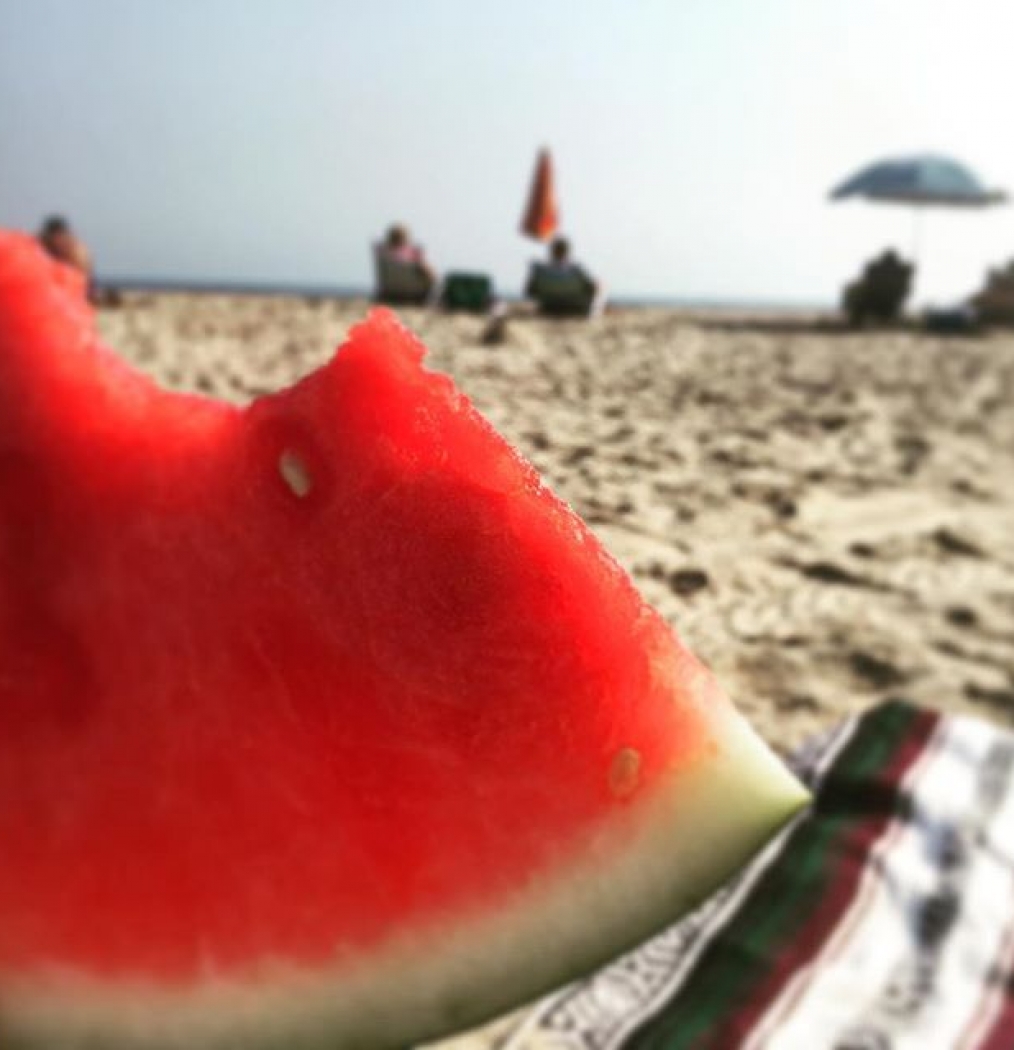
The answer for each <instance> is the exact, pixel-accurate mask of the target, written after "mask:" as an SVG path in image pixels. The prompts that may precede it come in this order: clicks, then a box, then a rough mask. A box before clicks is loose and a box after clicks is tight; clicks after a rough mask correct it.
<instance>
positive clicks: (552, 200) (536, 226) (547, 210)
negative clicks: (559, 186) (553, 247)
mask: <svg viewBox="0 0 1014 1050" xmlns="http://www.w3.org/2000/svg"><path fill="white" fill-rule="evenodd" d="M559 226H560V209H559V208H558V207H557V205H556V187H555V186H554V183H553V160H552V158H551V157H550V155H549V150H548V149H543V150H540V151H539V156H538V160H537V161H536V162H535V174H534V175H533V176H532V188H531V191H530V192H529V194H528V205H527V207H526V208H525V215H524V218H523V219H522V220H521V232H522V233H524V234H525V235H526V236H528V237H533V238H534V239H535V240H537V241H548V240H549V238H550V237H552V236H553V234H554V233H556V231H557V229H558V228H559Z"/></svg>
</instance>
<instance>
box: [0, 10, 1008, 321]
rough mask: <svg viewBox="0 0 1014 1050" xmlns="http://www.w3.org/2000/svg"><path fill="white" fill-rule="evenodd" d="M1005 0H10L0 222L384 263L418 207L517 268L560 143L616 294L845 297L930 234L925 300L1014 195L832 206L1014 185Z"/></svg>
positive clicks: (453, 242) (317, 263)
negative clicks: (883, 160)
mask: <svg viewBox="0 0 1014 1050" xmlns="http://www.w3.org/2000/svg"><path fill="white" fill-rule="evenodd" d="M1012 40H1014V3H1011V2H1010V0H961V2H960V3H951V2H946V0H849V2H848V3H841V2H839V0H657V2H656V0H552V2H547V0H511V3H494V2H485V3H484V2H482V0H374V2H371V3H367V2H365V0H360V2H359V3H351V2H344V0H172V2H168V0H165V2H161V0H32V2H29V0H0V225H3V226H13V227H20V228H26V229H34V228H35V227H36V226H37V225H38V223H39V220H40V219H41V217H42V216H43V215H45V214H48V213H51V212H60V213H64V214H67V215H68V216H69V217H70V218H71V219H72V220H73V222H74V223H75V225H76V226H77V227H78V229H79V230H80V232H81V233H82V235H83V236H84V237H85V238H86V240H87V241H88V243H89V245H90V246H91V248H92V251H93V254H94V256H95V258H96V262H97V265H98V269H99V272H100V274H104V275H107V276H119V277H133V278H147V279H158V278H172V279H176V280H193V281H240V282H267V283H295V284H323V285H344V286H358V287H367V286H368V285H369V283H370V281H371V259H370V251H369V245H370V244H371V242H372V241H374V240H376V239H377V238H378V236H380V234H381V233H382V231H383V230H384V229H385V228H386V226H387V225H388V224H389V223H390V222H392V221H394V220H401V221H404V222H407V223H408V224H409V226H410V227H411V229H412V231H413V233H414V234H415V235H416V236H417V237H418V239H419V240H420V241H421V242H422V243H423V244H424V245H425V247H426V249H427V252H428V253H429V255H430V257H431V258H432V260H433V261H434V263H435V264H436V265H437V267H438V268H440V269H441V270H444V271H446V270H449V269H470V270H481V271H484V272H487V273H490V274H491V275H493V277H494V279H495V281H496V284H497V287H498V289H500V290H502V291H504V292H511V291H515V290H517V289H518V287H519V286H520V284H521V282H522V279H523V275H524V272H525V268H526V265H527V262H528V261H529V260H530V259H532V258H534V257H537V256H538V255H539V254H540V251H541V249H540V247H539V246H538V245H536V244H534V243H533V242H531V241H526V240H524V239H523V238H522V237H521V236H520V234H519V232H518V225H519V220H520V215H521V211H522V208H523V204H524V199H525V195H526V192H527V187H528V183H529V180H530V178H531V171H532V167H533V165H534V160H535V154H536V151H537V149H538V148H539V147H540V146H542V145H545V146H548V147H550V148H551V150H552V153H553V158H554V162H555V167H556V174H557V189H558V193H559V200H560V207H561V212H562V218H563V227H564V230H565V232H566V233H567V234H568V235H569V236H570V237H571V239H572V241H573V243H574V246H575V249H576V253H577V255H578V256H579V257H580V259H581V260H582V261H583V262H584V263H585V264H586V265H587V266H588V267H589V269H591V270H592V271H594V272H595V273H596V274H597V275H598V276H600V277H601V278H602V280H603V281H604V282H605V284H606V285H607V287H608V288H609V289H611V290H612V292H613V293H615V294H617V295H623V296H636V297H667V298H669V297H672V298H677V299H681V300H688V301H701V300H709V301H716V300H717V301H735V302H759V303H763V302H769V303H772V304H800V305H805V304H814V305H816V304H829V303H831V302H833V301H835V300H836V299H837V297H838V295H839V292H840V288H841V285H842V284H843V283H845V281H846V280H847V279H848V278H849V277H851V276H852V275H853V274H854V272H855V271H856V270H857V269H858V267H859V265H860V264H861V262H862V261H863V260H864V259H866V258H868V257H869V256H870V255H872V254H874V253H876V252H878V251H880V250H881V249H883V248H885V247H887V246H889V245H893V246H896V247H897V248H899V249H900V250H901V251H903V252H904V253H906V254H911V253H912V251H913V247H914V243H915V238H916V237H918V244H919V248H918V258H919V277H918V298H919V300H920V301H922V302H926V303H928V302H936V303H946V302H952V301H956V300H958V299H960V298H961V297H962V296H965V295H968V294H970V293H971V292H972V291H974V290H975V289H976V288H977V287H978V286H979V285H980V284H981V282H982V278H983V274H984V272H985V270H986V269H987V267H989V266H993V265H997V264H1000V263H1002V262H1006V261H1007V260H1009V259H1011V258H1014V207H1004V208H993V209H987V210H983V211H974V212H968V211H960V212H955V211H945V210H939V209H936V210H932V211H927V212H926V213H925V214H924V215H923V216H922V218H921V220H919V221H918V222H917V220H916V219H915V218H914V216H913V213H912V211H911V209H908V208H903V207H896V206H885V205H870V204H865V203H847V204H844V203H843V204H834V205H832V204H830V203H828V201H827V193H828V191H829V189H830V188H831V187H832V186H833V185H834V184H836V183H837V182H839V181H841V180H842V179H843V178H844V177H846V176H847V175H849V174H851V173H852V172H853V171H854V170H855V169H857V168H858V167H860V166H862V165H863V164H865V163H866V162H868V161H870V160H872V159H875V158H879V157H881V156H892V155H897V154H907V153H912V152H921V151H927V150H931V151H937V152H943V153H946V154H949V155H952V156H954V157H956V158H958V159H960V160H962V161H964V162H965V163H967V164H968V165H970V166H971V167H972V168H973V169H974V170H975V171H976V172H977V173H978V174H979V175H980V176H981V177H982V179H983V181H984V182H986V183H987V184H989V185H990V186H1000V187H1007V188H1010V189H1011V190H1012V191H1014V131H1012V128H1014V120H1012V117H1011V108H1012V100H1014V62H1012V61H1011V60H1010V48H1011V41H1012Z"/></svg>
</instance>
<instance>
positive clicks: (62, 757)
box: [0, 234, 805, 1050]
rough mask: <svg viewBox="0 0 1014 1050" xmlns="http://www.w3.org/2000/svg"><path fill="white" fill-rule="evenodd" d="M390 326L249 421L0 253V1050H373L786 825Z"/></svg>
mask: <svg viewBox="0 0 1014 1050" xmlns="http://www.w3.org/2000/svg"><path fill="white" fill-rule="evenodd" d="M422 357H423V348H422V346H421V345H420V344H419V343H418V342H417V341H416V340H415V338H413V336H411V335H410V334H409V333H408V332H407V331H406V330H405V329H404V328H402V327H401V326H400V325H399V324H398V322H397V321H396V320H395V318H394V317H393V316H392V315H390V314H388V313H384V312H379V311H378V312H376V313H373V314H371V315H370V318H369V320H367V321H366V322H365V323H363V324H362V325H360V326H359V327H357V328H356V329H355V330H354V331H353V332H352V334H351V336H350V337H349V340H348V342H347V343H346V345H345V346H343V347H342V348H341V349H340V351H339V352H338V353H337V355H336V356H335V358H334V359H333V360H332V361H331V362H330V363H329V364H328V365H327V366H326V367H324V368H322V369H320V370H319V371H318V372H316V373H314V374H313V375H311V376H309V377H308V378H306V379H304V380H303V381H301V382H299V383H297V384H296V385H295V386H293V387H292V388H290V389H288V390H286V391H283V392H282V393H279V394H277V395H273V396H269V397H264V398H261V399H259V400H257V401H255V402H254V403H253V404H251V405H250V406H248V407H245V408H237V407H234V406H231V405H228V404H224V403H220V402H217V401H215V400H211V399H207V398H202V397H196V396H185V395H180V394H174V393H168V392H166V391H164V390H161V389H160V388H159V387H158V386H157V385H156V384H155V383H153V382H152V381H151V380H149V379H147V378H145V377H144V376H142V375H140V374H138V373H137V372H135V371H133V370H132V369H131V368H129V367H128V366H126V365H125V364H124V363H122V362H121V361H120V360H119V359H117V358H116V357H115V356H114V355H113V354H112V353H111V352H110V351H109V350H107V349H106V348H104V347H103V346H102V345H101V344H100V343H99V341H98V340H97V337H96V335H95V331H94V324H93V319H92V317H91V314H90V312H89V310H88V308H87V306H86V305H85V303H84V299H83V296H82V294H81V289H80V287H79V286H78V285H77V284H76V282H75V277H74V275H72V274H71V273H70V272H69V271H66V270H64V269H63V268H62V267H60V265H59V264H56V263H53V262H51V261H50V260H48V259H46V258H45V257H44V256H43V255H42V254H41V253H40V252H39V251H38V250H37V249H36V247H35V246H34V244H33V243H32V242H31V241H30V240H29V239H28V238H25V237H23V236H20V235H16V234H0V1044H2V1045H4V1046H6V1045H8V1044H9V1043H16V1044H17V1045H25V1046H29V1047H45V1048H47V1050H49V1048H54V1047H57V1048H62V1047H85V1046H87V1047H100V1048H102V1050H107V1048H117V1047H128V1046H138V1047H150V1048H154V1047H159V1048H162V1047H165V1048H169V1047H173V1048H182V1047H188V1048H193V1047H223V1048H224V1047H229V1048H235V1047H243V1048H264V1047H279V1048H281V1047H285V1048H296V1047H339V1048H363V1047H385V1048H386V1047H397V1046H404V1045H405V1044H406V1043H407V1042H410V1041H413V1040H417V1039H421V1038H424V1037H432V1036H436V1035H437V1034H439V1033H442V1032H445V1031H448V1030H452V1029H456V1028H459V1027H462V1026H465V1025H467V1024H469V1023H472V1022H475V1021H477V1020H480V1019H482V1018H484V1017H486V1016H489V1015H491V1014H493V1013H494V1012H496V1011H500V1010H502V1009H504V1008H507V1007H509V1006H512V1005H514V1004H517V1003H519V1002H520V1001H523V1000H524V999H526V998H528V997H531V996H533V995H535V994H536V993H538V992H540V991H542V990H544V989H547V988H548V987H550V986H552V985H554V984H555V983H558V982H561V981H563V980H566V979H568V978H570V977H572V976H574V975H576V974H579V973H581V972H583V971H586V970H588V969H589V968H591V967H593V966H594V965H596V964H598V963H599V962H601V961H603V960H605V959H607V958H608V957H610V956H611V955H613V954H615V953H617V952H619V951H620V950H622V949H624V948H626V947H627V946H629V945H631V944H633V943H634V942H636V941H637V940H639V939H641V938H643V937H644V936H646V935H647V934H649V933H651V932H652V931H654V930H656V929H657V928H659V927H660V926H661V925H663V924H664V923H665V922H667V921H669V920H671V919H672V918H674V917H675V916H677V915H679V914H680V913H681V912H682V911H684V910H685V909H686V908H687V907H688V906H689V905H691V904H693V903H694V902H695V901H697V900H698V899H700V898H701V897H702V895H704V894H705V893H707V892H708V891H709V890H710V889H712V888H713V887H714V886H716V885H717V884H718V883H720V882H721V881H722V880H723V879H725V878H726V877H727V876H728V875H729V874H730V873H731V872H732V871H733V870H734V869H736V868H737V867H738V866H739V865H741V864H742V863H743V861H744V860H746V858H747V857H748V856H749V855H750V854H751V853H753V852H754V851H755V850H756V849H757V848H758V847H759V846H760V845H761V844H762V843H763V842H764V841H765V840H766V839H767V838H768V837H769V836H770V835H771V834H772V833H773V832H774V830H775V829H776V828H778V827H779V826H780V825H781V824H782V823H784V821H785V820H786V819H787V818H788V817H789V815H790V814H792V813H793V812H794V811H795V810H796V809H798V808H799V807H800V806H801V805H802V804H803V803H804V801H805V793H804V791H803V789H802V788H801V787H800V785H799V784H798V783H797V782H796V781H795V780H794V779H793V778H792V777H791V776H790V775H789V774H788V773H787V772H786V770H785V769H784V768H783V767H782V765H781V764H780V763H779V762H778V760H777V759H776V758H775V757H774V756H773V755H772V754H771V753H770V752H769V751H768V750H767V749H766V747H765V746H764V745H763V744H762V743H761V742H760V740H759V739H758V738H757V737H756V736H755V735H754V734H753V732H752V731H751V730H750V729H749V727H748V726H747V725H746V723H745V722H744V721H743V720H742V719H741V718H740V717H739V716H738V715H737V714H736V712H735V711H734V710H733V708H732V707H731V705H730V704H729V702H728V701H727V700H726V699H725V697H724V696H723V695H722V693H721V692H720V690H719V688H718V686H717V685H716V684H715V681H714V679H713V678H712V677H711V675H710V673H709V672H708V671H707V670H706V669H705V668H704V667H703V666H702V665H701V664H700V663H699V662H698V661H697V660H695V659H694V657H693V656H691V655H690V653H688V652H687V651H686V650H685V649H684V648H683V647H682V645H681V644H680V643H679V642H678V641H677V639H676V638H675V637H674V636H673V634H672V632H671V631H670V629H669V628H668V627H667V626H666V624H665V623H664V622H663V621H662V620H661V618H660V617H659V616H658V615H657V614H656V613H655V612H653V611H652V610H651V609H650V608H648V607H647V606H646V605H645V604H644V603H643V601H642V600H641V599H640V598H639V596H638V595H637V593H636V592H635V590H634V588H633V586H632V584H631V582H630V580H629V579H628V578H627V576H626V575H625V574H624V573H623V572H622V571H621V569H620V568H619V567H618V566H617V564H616V563H615V562H614V561H613V560H612V559H611V558H610V557H609V556H608V555H607V554H606V553H605V552H604V551H603V550H602V548H601V546H600V545H599V544H598V542H597V541H596V540H595V539H594V538H593V536H592V535H591V533H590V532H589V531H588V529H587V528H585V526H584V525H583V524H582V523H581V521H580V520H579V519H578V518H577V517H576V516H575V515H574V514H573V513H572V512H571V511H570V510H568V508H567V507H566V506H564V505H563V504H562V503H561V502H560V501H559V500H558V499H557V498H555V497H554V496H553V495H552V494H551V493H550V492H549V491H548V490H547V489H546V488H544V487H543V485H542V484H541V483H540V481H539V478H538V477H537V476H536V474H535V471H534V470H533V469H532V467H531V466H529V465H528V464H527V463H526V462H525V461H524V460H523V459H522V458H521V457H520V456H519V455H518V454H517V453H516V452H515V451H514V450H513V449H511V448H510V447H509V446H508V445H507V444H506V443H505V442H504V441H503V440H502V439H501V438H500V437H498V436H497V434H496V433H495V432H494V431H493V430H492V429H491V427H490V426H489V425H488V424H487V423H486V422H485V421H484V420H483V419H482V417H480V416H479V415H478V413H477V412H476V411H475V409H474V408H473V407H472V406H471V404H470V403H469V401H468V400H467V399H466V398H465V397H463V396H462V395H461V394H460V393H459V392H458V391H456V390H455V388H454V386H453V385H452V383H451V382H450V381H449V380H448V379H446V378H444V377H442V376H439V375H435V374H431V373H429V372H427V371H426V370H425V369H424V368H423V367H422V364H421V362H422Z"/></svg>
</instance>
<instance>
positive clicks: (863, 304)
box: [842, 248, 914, 324]
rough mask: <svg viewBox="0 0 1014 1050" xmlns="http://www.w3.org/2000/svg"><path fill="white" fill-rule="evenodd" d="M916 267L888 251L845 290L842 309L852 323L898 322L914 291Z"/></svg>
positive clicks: (868, 265)
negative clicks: (913, 281) (872, 321)
mask: <svg viewBox="0 0 1014 1050" xmlns="http://www.w3.org/2000/svg"><path fill="white" fill-rule="evenodd" d="M913 273H914V267H913V266H912V264H911V263H907V262H905V260H904V259H902V258H901V256H899V255H898V253H897V252H896V251H894V250H893V249H890V248H889V249H888V250H887V251H885V252H884V253H883V254H882V255H880V256H878V257H877V258H876V259H873V260H871V261H870V262H868V263H867V264H866V265H865V266H864V267H863V272H862V274H861V275H860V276H859V278H858V279H857V280H855V281H853V282H852V283H851V284H850V285H848V287H847V288H846V289H845V292H844V295H843V296H842V307H843V309H844V310H845V313H847V314H848V317H849V321H850V322H851V323H852V324H862V323H863V322H864V321H866V320H867V319H868V318H869V319H872V320H874V321H881V322H883V321H895V320H897V319H898V317H899V316H900V314H901V310H902V307H903V306H904V305H905V300H906V299H907V298H908V297H909V294H910V293H911V291H912V276H913Z"/></svg>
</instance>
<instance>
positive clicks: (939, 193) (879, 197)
mask: <svg viewBox="0 0 1014 1050" xmlns="http://www.w3.org/2000/svg"><path fill="white" fill-rule="evenodd" d="M830 196H831V200H832V201H842V200H848V199H849V198H853V197H859V198H861V199H863V200H868V201H872V202H873V203H875V204H908V205H911V206H913V208H914V209H915V210H914V223H913V231H912V256H913V259H915V257H916V256H917V255H918V254H919V223H920V220H921V216H922V210H923V208H925V207H944V208H984V207H988V206H989V205H991V204H1002V203H1004V201H1006V200H1007V194H1006V193H1005V192H1004V191H1003V190H998V189H991V188H987V187H986V186H984V185H983V183H982V182H981V181H980V179H979V178H978V176H977V175H975V174H974V173H973V172H972V171H970V170H969V169H968V168H967V167H966V166H965V165H964V164H961V163H960V162H959V161H956V160H953V159H952V158H950V157H943V156H939V155H937V154H932V153H923V154H918V155H916V156H912V157H895V158H889V159H886V160H879V161H876V162H875V163H873V164H868V165H867V166H866V167H865V168H862V169H860V170H859V171H857V172H856V173H855V174H854V175H851V176H850V177H849V178H847V179H846V180H845V181H844V182H842V183H839V185H837V186H835V188H834V189H833V190H831V194H830Z"/></svg>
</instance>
